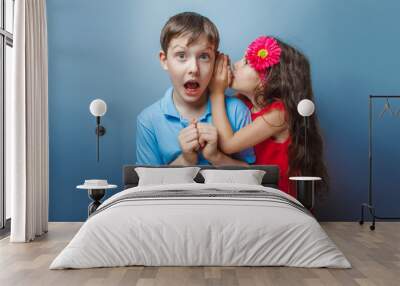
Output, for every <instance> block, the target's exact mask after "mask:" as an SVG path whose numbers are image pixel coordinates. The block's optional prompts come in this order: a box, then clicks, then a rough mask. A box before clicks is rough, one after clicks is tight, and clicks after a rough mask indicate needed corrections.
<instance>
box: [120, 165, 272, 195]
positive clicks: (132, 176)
mask: <svg viewBox="0 0 400 286" xmlns="http://www.w3.org/2000/svg"><path fill="white" fill-rule="evenodd" d="M136 167H148V168H165V167H166V165H161V166H160V165H157V166H154V165H124V166H123V177H122V181H123V184H124V189H128V188H132V187H136V186H137V185H138V182H139V177H138V175H137V173H136V172H135V168H136ZM178 167H184V166H168V168H178ZM197 167H200V168H201V169H219V170H249V169H251V170H254V169H255V170H264V171H265V175H264V178H263V180H262V185H263V186H265V187H272V188H278V181H279V167H278V166H276V165H250V166H247V167H244V166H217V167H216V166H211V165H200V166H197ZM194 180H195V181H196V182H197V183H204V178H203V176H202V175H201V174H200V173H198V174H197V176H196V177H195V178H194Z"/></svg>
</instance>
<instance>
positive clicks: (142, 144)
mask: <svg viewBox="0 0 400 286" xmlns="http://www.w3.org/2000/svg"><path fill="white" fill-rule="evenodd" d="M136 164H143V165H162V164H163V160H162V158H161V155H160V152H159V149H158V144H157V139H156V136H155V134H154V131H153V130H152V129H151V128H149V127H146V126H145V125H144V124H143V122H142V121H141V119H140V118H139V117H138V119H137V131H136Z"/></svg>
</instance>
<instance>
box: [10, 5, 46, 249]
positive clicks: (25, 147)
mask: <svg viewBox="0 0 400 286" xmlns="http://www.w3.org/2000/svg"><path fill="white" fill-rule="evenodd" d="M14 11H15V18H14V19H15V20H14V29H15V30H14V62H15V66H14V72H13V89H14V92H13V93H12V95H11V98H8V100H9V105H8V106H10V107H11V108H10V109H8V112H6V136H7V140H6V141H7V142H6V150H7V152H6V153H7V155H6V167H7V169H8V172H7V173H6V180H9V184H8V185H9V187H10V188H11V236H10V241H11V242H28V241H31V240H33V239H35V237H36V236H40V235H42V234H43V233H45V232H47V228H48V189H49V183H48V181H49V175H48V174H49V168H48V161H49V160H48V150H49V148H48V146H49V143H48V83H47V80H48V70H47V69H48V64H47V61H48V60H47V23H46V2H45V0H17V1H15V10H14ZM7 143H8V144H7Z"/></svg>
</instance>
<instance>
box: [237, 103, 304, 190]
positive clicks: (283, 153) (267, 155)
mask: <svg viewBox="0 0 400 286" xmlns="http://www.w3.org/2000/svg"><path fill="white" fill-rule="evenodd" d="M241 99H242V100H243V101H244V103H245V104H246V105H247V107H248V108H249V109H250V110H251V109H252V108H253V104H252V103H251V102H250V101H249V100H248V99H247V98H245V99H243V98H241ZM273 109H278V110H283V111H284V112H285V114H286V109H285V105H284V103H283V102H282V101H280V100H278V101H274V102H272V103H271V104H269V105H267V106H265V107H264V108H263V109H262V110H260V111H258V112H254V113H253V112H252V113H251V119H252V121H254V120H256V118H257V117H259V116H261V115H263V114H265V113H267V112H269V111H271V110H273ZM290 142H291V138H290V136H289V137H288V138H287V139H286V140H285V141H284V142H276V141H275V140H274V139H273V138H268V139H266V140H264V141H262V142H260V143H258V144H257V145H255V146H254V151H255V153H256V162H255V164H256V165H278V166H279V169H280V172H279V183H278V187H279V189H280V190H282V191H283V192H285V193H288V194H289V195H292V196H293V197H297V196H296V192H295V190H294V188H293V187H291V186H290V184H289V175H288V170H289V161H288V148H289V144H290Z"/></svg>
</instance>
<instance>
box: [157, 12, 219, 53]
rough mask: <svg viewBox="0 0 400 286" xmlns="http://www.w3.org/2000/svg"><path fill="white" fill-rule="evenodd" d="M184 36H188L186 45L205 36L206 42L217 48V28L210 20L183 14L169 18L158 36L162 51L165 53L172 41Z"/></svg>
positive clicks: (192, 13)
mask: <svg viewBox="0 0 400 286" xmlns="http://www.w3.org/2000/svg"><path fill="white" fill-rule="evenodd" d="M184 34H190V39H189V42H188V43H187V44H188V45H190V44H192V43H193V42H195V41H196V40H197V39H198V38H199V37H200V36H201V35H203V34H204V35H206V37H207V39H208V42H209V43H211V44H213V45H214V46H215V51H217V50H218V46H219V33H218V29H217V27H216V26H215V25H214V23H213V22H211V20H210V19H208V18H207V17H204V16H202V15H200V14H197V13H194V12H183V13H180V14H176V15H175V16H172V17H171V18H169V20H168V21H167V23H165V25H164V27H163V29H162V30H161V35H160V44H161V48H162V50H163V51H164V52H165V53H167V50H168V46H169V43H170V42H171V40H172V39H174V38H176V37H179V36H181V35H184Z"/></svg>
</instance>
